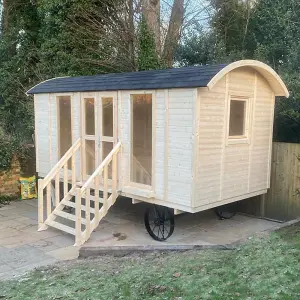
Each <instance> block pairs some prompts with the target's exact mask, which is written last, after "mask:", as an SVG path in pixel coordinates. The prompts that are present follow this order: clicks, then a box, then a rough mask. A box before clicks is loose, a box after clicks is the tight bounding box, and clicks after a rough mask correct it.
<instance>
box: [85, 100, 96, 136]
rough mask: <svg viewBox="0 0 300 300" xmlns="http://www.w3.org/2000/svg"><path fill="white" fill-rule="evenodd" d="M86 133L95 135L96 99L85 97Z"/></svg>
mask: <svg viewBox="0 0 300 300" xmlns="http://www.w3.org/2000/svg"><path fill="white" fill-rule="evenodd" d="M84 102H85V134H86V135H95V100H94V98H85V99H84Z"/></svg>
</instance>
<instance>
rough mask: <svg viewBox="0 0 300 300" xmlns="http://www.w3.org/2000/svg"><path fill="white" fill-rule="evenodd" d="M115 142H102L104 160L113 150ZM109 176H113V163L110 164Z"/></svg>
mask: <svg viewBox="0 0 300 300" xmlns="http://www.w3.org/2000/svg"><path fill="white" fill-rule="evenodd" d="M113 147H114V144H113V143H111V142H102V159H103V160H104V159H105V158H106V157H107V155H108V154H109V153H110V152H111V151H112V149H113ZM108 178H109V179H111V178H112V163H111V162H110V164H109V165H108Z"/></svg>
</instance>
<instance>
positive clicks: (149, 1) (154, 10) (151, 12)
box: [141, 0, 161, 54]
mask: <svg viewBox="0 0 300 300" xmlns="http://www.w3.org/2000/svg"><path fill="white" fill-rule="evenodd" d="M141 3H142V13H143V15H144V17H145V20H146V23H147V25H148V28H149V30H150V31H152V33H153V34H154V39H155V45H156V51H157V53H158V54H160V52H161V36H160V0H141Z"/></svg>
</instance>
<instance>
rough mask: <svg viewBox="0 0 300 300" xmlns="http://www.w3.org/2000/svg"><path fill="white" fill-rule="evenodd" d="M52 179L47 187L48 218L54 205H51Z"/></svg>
mask: <svg viewBox="0 0 300 300" xmlns="http://www.w3.org/2000/svg"><path fill="white" fill-rule="evenodd" d="M51 184H52V183H51V181H50V182H49V183H48V184H47V188H46V193H47V195H46V199H47V219H48V217H49V216H50V215H51V212H52V205H51Z"/></svg>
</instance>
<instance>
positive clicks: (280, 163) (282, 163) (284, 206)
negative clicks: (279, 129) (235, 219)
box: [240, 143, 300, 221]
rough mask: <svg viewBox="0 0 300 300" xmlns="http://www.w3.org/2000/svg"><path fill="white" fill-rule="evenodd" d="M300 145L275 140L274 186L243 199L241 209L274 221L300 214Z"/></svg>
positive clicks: (273, 161) (290, 218)
mask: <svg viewBox="0 0 300 300" xmlns="http://www.w3.org/2000/svg"><path fill="white" fill-rule="evenodd" d="M299 193H300V144H289V143H273V153H272V169H271V187H270V189H269V191H268V193H267V194H266V195H264V196H262V197H256V198H252V199H249V200H245V201H241V202H240V210H241V211H244V212H247V213H251V214H255V215H260V216H262V217H266V218H271V219H275V220H281V221H288V220H292V219H295V218H299V217H300V194H299Z"/></svg>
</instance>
